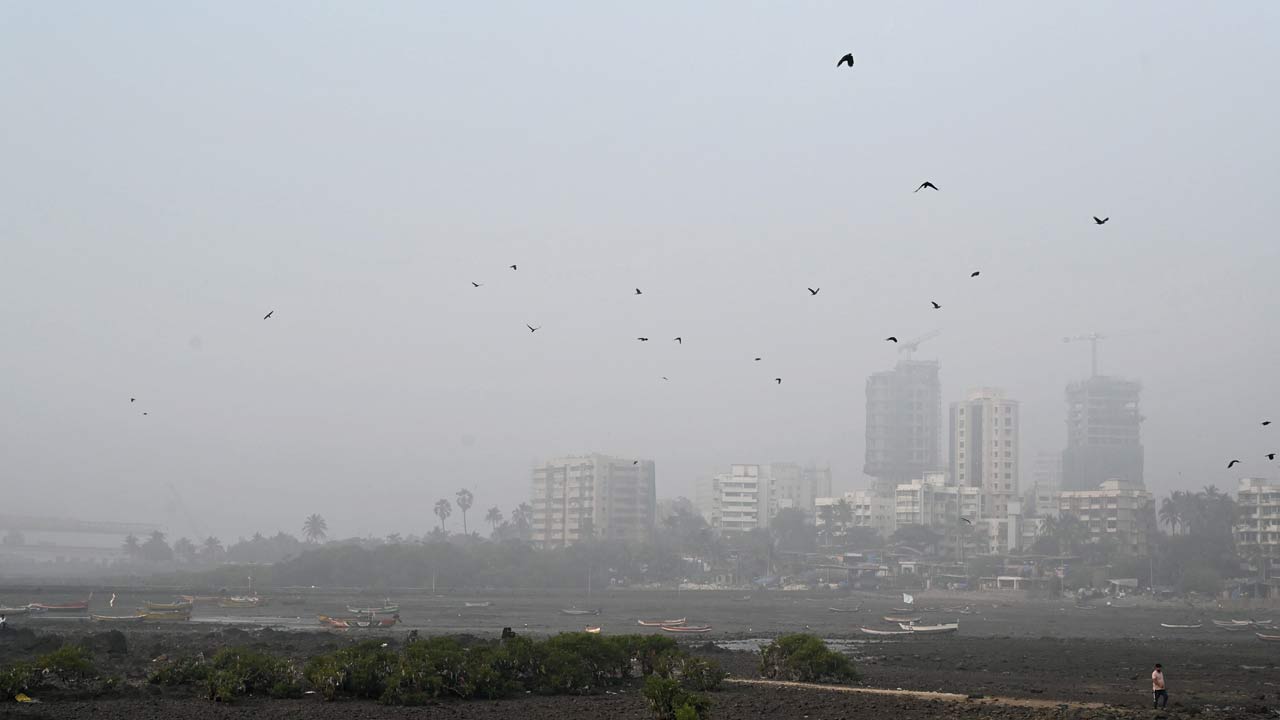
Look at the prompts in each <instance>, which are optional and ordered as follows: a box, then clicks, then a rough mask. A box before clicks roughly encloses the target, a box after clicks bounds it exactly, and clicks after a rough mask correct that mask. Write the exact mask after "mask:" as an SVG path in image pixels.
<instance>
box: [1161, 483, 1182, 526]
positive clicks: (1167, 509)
mask: <svg viewBox="0 0 1280 720" xmlns="http://www.w3.org/2000/svg"><path fill="white" fill-rule="evenodd" d="M1181 492H1182V491H1181V490H1179V491H1177V492H1175V493H1173V494H1172V495H1170V496H1169V497H1167V498H1165V499H1164V500H1162V501H1161V502H1160V522H1161V523H1163V524H1165V525H1168V526H1169V532H1170V533H1171V534H1173V535H1177V534H1178V504H1177V502H1176V501H1175V500H1174V498H1175V497H1177V496H1178V495H1179V494H1180V493H1181Z"/></svg>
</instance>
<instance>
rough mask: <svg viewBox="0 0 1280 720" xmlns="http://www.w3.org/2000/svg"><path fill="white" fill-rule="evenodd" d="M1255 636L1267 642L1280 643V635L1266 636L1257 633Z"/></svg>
mask: <svg viewBox="0 0 1280 720" xmlns="http://www.w3.org/2000/svg"><path fill="white" fill-rule="evenodd" d="M1254 635H1257V636H1258V639H1259V640H1262V641H1265V642H1280V635H1264V634H1262V633H1260V632H1256V633H1254Z"/></svg>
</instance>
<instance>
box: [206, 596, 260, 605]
mask: <svg viewBox="0 0 1280 720" xmlns="http://www.w3.org/2000/svg"><path fill="white" fill-rule="evenodd" d="M266 604H267V599H266V598H262V597H258V596H257V595H236V596H232V597H224V598H218V607H221V608H256V607H262V606H263V605H266Z"/></svg>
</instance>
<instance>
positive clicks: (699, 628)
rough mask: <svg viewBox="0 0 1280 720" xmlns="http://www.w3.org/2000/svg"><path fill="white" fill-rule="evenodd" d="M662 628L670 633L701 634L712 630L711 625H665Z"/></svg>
mask: <svg viewBox="0 0 1280 720" xmlns="http://www.w3.org/2000/svg"><path fill="white" fill-rule="evenodd" d="M662 629H663V630H666V631H667V632H669V633H695V634H701V633H709V632H711V626H710V625H663V626H662Z"/></svg>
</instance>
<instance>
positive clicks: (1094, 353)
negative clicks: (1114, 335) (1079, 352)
mask: <svg viewBox="0 0 1280 720" xmlns="http://www.w3.org/2000/svg"><path fill="white" fill-rule="evenodd" d="M1107 337H1108V336H1107V335H1103V334H1102V333H1099V332H1092V333H1089V334H1088V335H1072V336H1070V337H1064V338H1062V342H1064V343H1069V342H1076V341H1079V340H1088V341H1089V346H1090V353H1091V363H1090V366H1089V367H1090V370H1089V377H1097V376H1098V341H1099V340H1106V339H1107Z"/></svg>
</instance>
